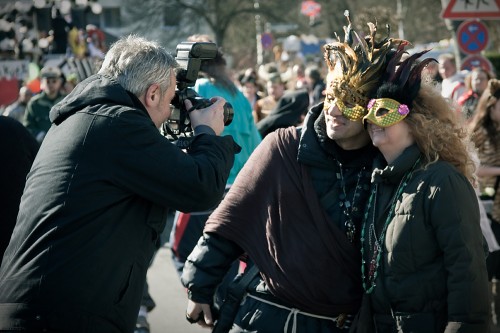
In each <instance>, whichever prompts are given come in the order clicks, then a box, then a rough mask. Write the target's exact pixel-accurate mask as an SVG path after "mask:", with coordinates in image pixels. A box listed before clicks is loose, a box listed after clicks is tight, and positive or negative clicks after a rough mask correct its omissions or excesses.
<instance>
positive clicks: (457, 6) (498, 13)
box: [441, 0, 500, 20]
mask: <svg viewBox="0 0 500 333" xmlns="http://www.w3.org/2000/svg"><path fill="white" fill-rule="evenodd" d="M441 17H442V18H444V19H452V20H466V19H470V18H478V19H495V20H500V0H488V1H485V0H450V2H449V3H448V6H446V8H445V9H444V10H443V11H442V12H441Z"/></svg>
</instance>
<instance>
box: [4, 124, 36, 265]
mask: <svg viewBox="0 0 500 333" xmlns="http://www.w3.org/2000/svg"><path fill="white" fill-rule="evenodd" d="M38 147H39V144H38V142H36V140H35V138H33V136H32V135H31V133H30V132H28V130H27V129H26V128H25V127H24V126H23V125H22V124H21V123H20V122H19V121H17V120H14V119H12V118H9V117H0V154H1V155H2V163H0V184H2V185H1V186H0V202H1V203H2V208H3V209H2V218H1V220H2V222H1V223H0V258H1V257H3V253H4V251H5V249H6V248H7V245H8V244H9V240H10V236H11V234H12V231H13V230H14V226H15V225H16V218H17V213H18V211H19V202H20V201H21V195H22V194H23V190H24V185H25V183H26V176H27V175H28V172H29V171H30V168H31V165H32V164H33V160H34V159H35V156H36V153H37V151H38Z"/></svg>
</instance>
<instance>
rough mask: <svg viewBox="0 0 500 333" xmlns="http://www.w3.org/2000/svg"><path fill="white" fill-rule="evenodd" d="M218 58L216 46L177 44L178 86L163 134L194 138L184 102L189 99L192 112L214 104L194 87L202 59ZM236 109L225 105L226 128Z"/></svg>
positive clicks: (188, 43)
mask: <svg viewBox="0 0 500 333" xmlns="http://www.w3.org/2000/svg"><path fill="white" fill-rule="evenodd" d="M216 55H217V46H216V45H215V43H208V42H182V43H180V44H178V45H177V49H176V56H175V59H176V61H177V63H178V64H179V68H178V70H177V72H176V80H177V87H176V90H175V96H174V98H173V99H172V102H171V105H170V108H171V115H170V117H169V119H167V121H166V122H165V124H164V132H165V133H166V136H167V137H168V138H169V139H171V140H177V139H178V138H179V137H191V136H193V129H192V128H191V121H190V119H189V112H190V111H191V110H186V106H185V104H184V101H185V100H186V99H188V100H190V101H191V103H192V104H193V109H192V110H194V109H203V108H206V107H208V106H210V105H211V104H212V102H211V101H210V100H208V99H205V98H203V97H201V96H200V95H198V94H197V93H196V91H194V90H193V89H192V88H191V87H193V86H194V85H195V83H196V80H197V79H198V72H199V71H200V67H201V64H202V61H203V60H210V59H214V58H215V56H216ZM233 115H234V111H233V107H232V106H231V104H230V103H227V102H226V103H225V104H224V125H225V126H227V125H229V124H230V123H231V121H232V120H233Z"/></svg>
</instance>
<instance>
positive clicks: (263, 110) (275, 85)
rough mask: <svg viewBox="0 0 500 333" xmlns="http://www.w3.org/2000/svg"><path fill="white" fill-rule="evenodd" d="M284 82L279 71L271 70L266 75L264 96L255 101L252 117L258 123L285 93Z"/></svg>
mask: <svg viewBox="0 0 500 333" xmlns="http://www.w3.org/2000/svg"><path fill="white" fill-rule="evenodd" d="M285 87H286V83H285V82H284V81H283V79H282V78H281V75H280V73H279V72H271V73H269V75H268V76H267V77H266V96H265V97H263V98H261V99H259V100H258V101H257V103H256V106H255V109H254V113H253V118H254V121H255V123H258V122H259V121H261V120H262V119H264V118H265V117H267V116H268V115H269V114H270V113H271V111H272V110H273V109H274V108H275V107H276V105H277V104H278V101H279V99H280V98H281V97H282V96H283V95H284V93H285Z"/></svg>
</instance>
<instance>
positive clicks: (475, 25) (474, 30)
mask: <svg viewBox="0 0 500 333" xmlns="http://www.w3.org/2000/svg"><path fill="white" fill-rule="evenodd" d="M457 42H458V46H459V47H460V50H461V51H462V52H464V53H466V54H477V53H480V52H481V51H483V50H484V49H485V48H486V46H488V29H487V28H486V26H485V25H484V24H483V23H481V22H480V21H478V20H468V21H465V22H463V23H462V24H460V25H459V26H458V29H457Z"/></svg>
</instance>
